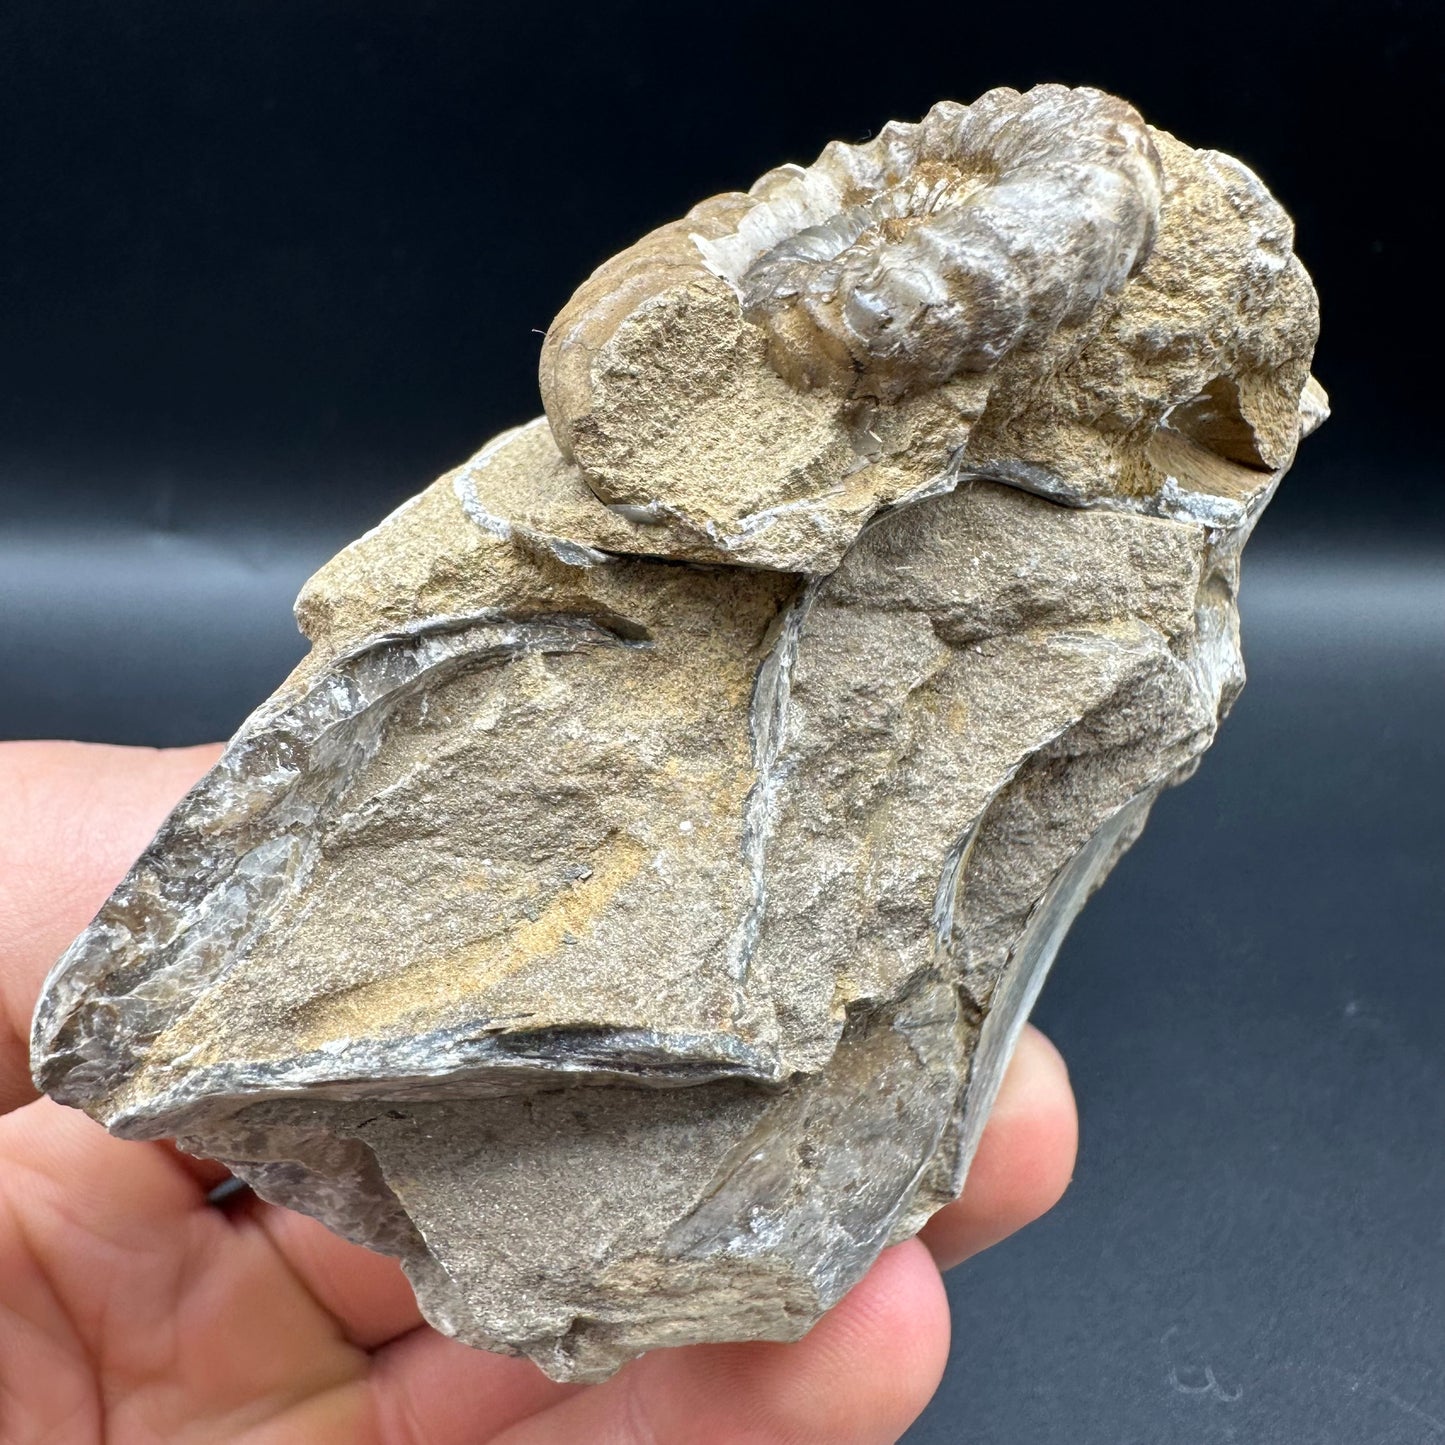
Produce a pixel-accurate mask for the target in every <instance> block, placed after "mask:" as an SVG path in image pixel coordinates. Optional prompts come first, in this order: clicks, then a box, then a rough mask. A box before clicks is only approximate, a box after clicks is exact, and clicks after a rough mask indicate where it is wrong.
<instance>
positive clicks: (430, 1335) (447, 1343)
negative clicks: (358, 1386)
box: [371, 1329, 590, 1445]
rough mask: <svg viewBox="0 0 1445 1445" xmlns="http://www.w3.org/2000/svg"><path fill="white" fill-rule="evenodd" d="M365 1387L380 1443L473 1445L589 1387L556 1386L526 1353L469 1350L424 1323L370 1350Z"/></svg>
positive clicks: (397, 1444)
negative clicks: (368, 1385)
mask: <svg viewBox="0 0 1445 1445" xmlns="http://www.w3.org/2000/svg"><path fill="white" fill-rule="evenodd" d="M371 1386H372V1399H373V1409H374V1414H375V1418H376V1420H377V1422H378V1429H377V1435H378V1436H379V1438H380V1439H382V1440H384V1441H386V1442H387V1445H478V1442H480V1441H482V1440H487V1441H491V1440H492V1439H493V1438H494V1435H495V1434H496V1433H497V1432H500V1431H503V1430H506V1429H507V1428H508V1427H509V1426H510V1425H513V1424H515V1423H516V1422H517V1421H519V1420H525V1419H527V1418H529V1417H530V1416H532V1415H535V1414H537V1412H538V1411H541V1410H546V1409H548V1408H549V1407H551V1406H553V1405H556V1404H558V1403H559V1402H560V1401H562V1400H566V1399H568V1398H569V1397H570V1396H572V1395H575V1394H577V1393H578V1392H579V1391H586V1390H587V1389H588V1388H589V1387H588V1386H586V1385H560V1384H558V1383H557V1382H556V1381H555V1380H549V1379H548V1378H547V1377H546V1375H544V1374H543V1373H542V1372H541V1370H539V1369H538V1368H537V1367H536V1365H534V1364H533V1363H532V1362H531V1360H526V1359H520V1358H513V1357H508V1356H504V1355H492V1354H488V1353H487V1352H486V1351H484V1350H474V1349H472V1348H470V1347H469V1346H467V1345H463V1344H459V1343H458V1342H457V1341H456V1340H449V1339H446V1338H445V1337H444V1336H442V1335H439V1334H438V1333H437V1332H436V1331H435V1330H432V1329H419V1330H414V1331H413V1332H412V1333H411V1334H409V1335H406V1336H404V1337H403V1338H401V1339H399V1340H397V1341H396V1342H395V1343H393V1344H390V1345H388V1346H387V1347H386V1348H385V1349H383V1350H381V1351H380V1352H378V1354H377V1355H376V1356H375V1363H374V1366H373V1368H372V1373H371ZM586 1439H588V1437H586V1436H579V1437H578V1440H579V1441H581V1440H586ZM589 1445H590V1442H589Z"/></svg>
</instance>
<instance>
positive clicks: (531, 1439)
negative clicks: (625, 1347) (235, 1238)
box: [423, 1240, 948, 1445]
mask: <svg viewBox="0 0 1445 1445" xmlns="http://www.w3.org/2000/svg"><path fill="white" fill-rule="evenodd" d="M947 1357H948V1303H947V1300H946V1298H945V1296H944V1292H943V1284H942V1281H941V1280H940V1279H939V1276H938V1270H937V1268H936V1267H935V1265H934V1263H933V1260H932V1258H931V1257H930V1255H929V1254H928V1251H927V1250H926V1249H924V1248H923V1246H922V1245H920V1244H919V1243H918V1242H917V1241H916V1240H909V1241H908V1242H907V1243H906V1244H900V1245H898V1246H896V1247H895V1248H893V1249H889V1250H885V1251H884V1253H883V1254H882V1255H881V1256H880V1257H879V1259H878V1262H877V1263H876V1264H875V1265H874V1266H873V1268H872V1270H870V1271H869V1273H868V1276H867V1278H865V1279H864V1280H863V1281H862V1282H861V1283H860V1284H859V1285H858V1286H857V1287H856V1288H855V1289H854V1290H853V1291H852V1292H851V1293H850V1294H849V1295H847V1297H846V1298H845V1299H844V1300H843V1301H842V1302H841V1303H840V1304H838V1305H837V1306H836V1307H835V1308H833V1309H832V1310H830V1311H829V1312H828V1313H827V1314H826V1315H824V1316H823V1318H822V1319H821V1320H820V1321H819V1322H818V1324H817V1325H816V1326H814V1328H813V1329H812V1330H811V1331H810V1332H809V1333H808V1334H807V1335H805V1336H804V1337H803V1338H802V1339H801V1340H798V1341H796V1342H794V1343H792V1344H740V1345H693V1346H690V1347H688V1348H686V1349H674V1350H656V1351H654V1352H653V1353H652V1354H650V1355H645V1356H643V1358H642V1359H640V1360H636V1361H634V1362H633V1363H632V1364H630V1365H628V1366H627V1367H626V1368H625V1369H624V1370H623V1371H622V1372H621V1373H620V1374H618V1375H617V1376H615V1377H614V1378H613V1379H611V1380H609V1381H607V1382H606V1383H605V1384H602V1385H596V1386H594V1387H593V1388H591V1389H589V1390H584V1391H581V1392H579V1393H578V1394H576V1395H573V1396H571V1397H569V1398H567V1399H565V1400H563V1401H561V1402H560V1403H558V1404H555V1405H553V1406H552V1407H551V1408H550V1409H547V1410H544V1411H543V1412H542V1413H540V1414H537V1415H534V1416H532V1417H531V1418H529V1419H527V1420H525V1421H522V1422H520V1423H518V1424H516V1425H514V1426H513V1427H512V1428H511V1429H510V1430H507V1431H504V1432H503V1433H502V1434H500V1435H498V1436H497V1437H496V1439H495V1441H494V1442H493V1445H574V1442H576V1441H579V1440H585V1441H587V1442H588V1445H654V1442H661V1441H674V1440H677V1441H681V1440H686V1441H688V1442H689V1445H885V1442H892V1441H896V1440H897V1439H898V1437H899V1436H900V1435H902V1433H903V1432H904V1431H905V1430H906V1429H907V1428H908V1426H909V1425H910V1424H911V1423H912V1422H913V1420H914V1419H915V1418H916V1417H917V1416H918V1414H919V1412H920V1411H921V1410H922V1409H923V1407H924V1406H925V1405H926V1404H927V1403H928V1400H929V1399H930V1397H931V1396H932V1394H933V1392H934V1390H935V1389H937V1387H938V1381H939V1379H940V1378H941V1377H942V1374H943V1367H944V1364H945V1362H946V1360H947ZM429 1423H431V1424H433V1425H434V1426H436V1427H437V1433H436V1434H435V1435H428V1436H424V1437H423V1438H426V1439H428V1440H432V1439H435V1440H436V1441H438V1442H441V1445H451V1442H456V1445H461V1442H463V1441H464V1440H467V1439H469V1438H474V1437H468V1436H467V1435H465V1434H464V1433H462V1429H461V1422H460V1421H458V1420H456V1419H454V1418H452V1417H451V1416H450V1415H448V1414H446V1413H444V1405H442V1406H439V1407H438V1409H437V1411H436V1412H435V1413H434V1415H433V1418H432V1420H431V1421H430V1422H429Z"/></svg>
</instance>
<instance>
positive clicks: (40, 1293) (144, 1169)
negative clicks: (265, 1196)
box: [0, 1099, 370, 1445]
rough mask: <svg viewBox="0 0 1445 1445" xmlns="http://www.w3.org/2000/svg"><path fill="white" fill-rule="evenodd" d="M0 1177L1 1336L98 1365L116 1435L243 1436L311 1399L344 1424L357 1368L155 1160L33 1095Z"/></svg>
mask: <svg viewBox="0 0 1445 1445" xmlns="http://www.w3.org/2000/svg"><path fill="white" fill-rule="evenodd" d="M0 1177H3V1180H4V1185H5V1189H4V1199H3V1204H4V1208H3V1210H0V1277H3V1279H4V1280H5V1282H6V1287H5V1310H6V1319H7V1325H6V1327H7V1330H8V1331H10V1333H11V1334H14V1335H19V1336H20V1337H22V1338H32V1339H33V1338H35V1337H37V1336H53V1337H63V1338H64V1339H66V1340H67V1341H69V1348H70V1349H71V1350H72V1351H73V1352H75V1353H78V1354H80V1355H81V1357H82V1358H88V1359H89V1360H90V1361H91V1362H92V1363H93V1364H94V1366H95V1368H96V1369H103V1372H104V1376H105V1384H106V1387H107V1395H106V1407H107V1411H108V1419H109V1420H110V1422H111V1423H112V1424H113V1426H114V1429H115V1435H116V1438H121V1437H125V1438H130V1437H131V1436H132V1435H134V1436H135V1438H140V1437H141V1435H144V1436H145V1438H147V1439H166V1440H179V1439H180V1438H182V1435H183V1434H184V1435H185V1437H186V1438H188V1439H190V1438H195V1439H200V1438H205V1439H216V1440H220V1439H225V1440H233V1439H240V1438H242V1437H243V1436H244V1437H245V1438H248V1439H249V1438H253V1437H252V1436H251V1435H248V1434H247V1428H248V1427H249V1425H250V1424H251V1423H252V1422H259V1421H264V1420H268V1419H270V1418H272V1417H277V1418H279V1417H281V1416H283V1415H285V1414H288V1413H292V1412H294V1411H295V1410H297V1409H299V1408H302V1407H304V1406H305V1405H306V1403H307V1402H309V1401H311V1400H313V1399H315V1400H320V1401H323V1402H325V1405H326V1409H327V1410H328V1411H331V1412H333V1413H334V1412H335V1411H337V1410H343V1411H344V1410H345V1409H346V1408H347V1407H348V1405H350V1406H351V1408H352V1413H354V1414H356V1415H357V1416H358V1417H359V1416H360V1414H361V1406H362V1404H363V1403H364V1402H363V1401H362V1399H361V1395H362V1391H363V1388H364V1387H363V1384H362V1382H363V1381H364V1380H365V1378H366V1375H367V1372H368V1370H369V1367H370V1358H369V1357H368V1356H367V1355H366V1354H365V1352H363V1351H361V1350H358V1349H356V1348H355V1347H354V1346H353V1345H351V1344H350V1343H349V1342H347V1341H346V1340H345V1338H344V1336H343V1334H342V1332H341V1331H340V1330H339V1329H338V1328H337V1325H336V1322H335V1321H334V1320H332V1319H331V1318H330V1316H329V1315H327V1314H326V1313H325V1312H324V1311H323V1310H321V1309H318V1308H317V1307H316V1304H315V1302H314V1301H313V1300H312V1299H311V1297H310V1296H309V1294H308V1293H307V1291H306V1289H305V1288H304V1286H303V1285H302V1283H301V1282H300V1281H299V1280H298V1279H296V1277H295V1276H294V1275H293V1274H292V1273H291V1272H290V1271H289V1270H288V1269H287V1268H286V1266H285V1263H284V1261H282V1260H281V1258H280V1256H279V1255H278V1254H277V1252H276V1250H275V1249H274V1248H273V1247H272V1245H271V1244H270V1242H269V1240H268V1239H267V1238H266V1237H265V1235H264V1234H263V1233H262V1231H260V1230H258V1229H256V1228H254V1227H250V1226H248V1225H245V1224H244V1223H242V1224H241V1225H239V1226H238V1225H236V1224H235V1223H233V1222H232V1221H231V1220H230V1219H229V1218H228V1217H227V1216H225V1215H224V1214H222V1213H221V1211H219V1210H215V1209H209V1208H207V1207H206V1205H205V1202H204V1199H205V1196H204V1194H203V1193H202V1191H201V1190H200V1188H199V1187H198V1185H197V1183H196V1181H195V1180H194V1179H193V1178H192V1177H191V1176H190V1175H189V1173H187V1172H186V1171H185V1170H183V1169H181V1168H178V1167H177V1164H176V1161H175V1157H174V1155H173V1154H171V1153H170V1152H168V1151H166V1150H164V1149H159V1148H156V1147H154V1146H152V1145H149V1144H137V1143H129V1142H126V1141H123V1140H119V1139H115V1138H112V1137H111V1136H110V1135H108V1134H107V1133H106V1132H105V1130H104V1129H102V1128H101V1127H100V1126H99V1125H98V1124H96V1123H94V1122H92V1121H91V1120H89V1119H87V1118H86V1117H85V1116H84V1115H83V1114H80V1113H79V1112H77V1111H76V1110H73V1109H67V1108H63V1107H62V1106H60V1105H58V1104H54V1103H52V1102H51V1101H50V1100H48V1099H42V1100H37V1101H36V1102H35V1103H33V1104H29V1105H27V1106H26V1107H24V1108H23V1109H17V1110H15V1111H14V1112H12V1113H10V1114H8V1115H6V1116H5V1117H4V1118H3V1119H0ZM4 1363H6V1362H5V1361H0V1364H4ZM0 1373H3V1372H0ZM10 1373H11V1378H10V1379H9V1380H8V1381H6V1382H5V1383H6V1386H7V1388H13V1387H14V1376H13V1371H12V1372H10ZM206 1421H211V1422H212V1424H213V1425H214V1427H215V1428H213V1429H209V1430H208V1431H200V1430H197V1428H196V1427H197V1426H198V1425H202V1424H204V1423H205V1422H206ZM128 1426H133V1427H134V1428H127V1427H128ZM7 1438H8V1437H7ZM47 1438H51V1437H50V1436H47ZM53 1438H56V1439H59V1438H61V1436H60V1435H59V1434H56V1435H55V1436H54V1437H53ZM65 1438H69V1436H68V1435H67V1436H66V1437H65ZM291 1438H301V1437H298V1436H292V1437H291ZM305 1438H309V1439H310V1438H314V1439H315V1440H316V1441H317V1442H318V1445H320V1442H321V1441H322V1440H323V1439H325V1440H333V1439H345V1440H351V1441H355V1440H358V1439H360V1438H361V1437H360V1436H359V1435H358V1434H357V1433H356V1432H355V1431H353V1430H350V1429H347V1430H346V1431H345V1432H344V1433H340V1434H336V1433H333V1434H330V1435H321V1434H319V1433H318V1434H316V1435H314V1436H307V1437H305Z"/></svg>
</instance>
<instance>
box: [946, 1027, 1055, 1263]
mask: <svg viewBox="0 0 1445 1445" xmlns="http://www.w3.org/2000/svg"><path fill="white" fill-rule="evenodd" d="M1078 1143H1079V1117H1078V1113H1077V1110H1076V1109H1075V1106H1074V1092H1073V1089H1072V1088H1071V1087H1070V1086H1069V1073H1068V1069H1067V1068H1066V1067H1065V1065H1064V1060H1063V1057H1062V1056H1061V1055H1060V1053H1059V1051H1058V1050H1057V1049H1056V1048H1055V1047H1054V1046H1053V1044H1051V1043H1050V1042H1049V1040H1048V1039H1047V1038H1045V1037H1044V1035H1043V1034H1041V1033H1040V1032H1039V1031H1038V1030H1037V1029H1036V1028H1034V1027H1033V1025H1032V1024H1030V1025H1028V1026H1027V1027H1026V1028H1025V1029H1024V1031H1023V1033H1022V1035H1020V1037H1019V1042H1018V1047H1017V1048H1016V1049H1015V1050H1014V1056H1013V1059H1012V1060H1011V1061H1010V1063H1009V1066H1008V1072H1007V1073H1005V1075H1004V1077H1003V1082H1002V1084H1000V1086H999V1091H998V1098H997V1099H996V1100H995V1101H994V1106H993V1109H992V1111H991V1112H990V1114H989V1119H988V1124H987V1126H986V1127H985V1129H984V1131H983V1137H982V1139H980V1140H979V1144H978V1152H977V1153H976V1154H975V1155H974V1159H973V1164H972V1166H971V1167H970V1169H969V1171H968V1182H967V1183H966V1184H965V1185H964V1190H963V1195H962V1197H961V1198H960V1199H959V1200H958V1201H957V1202H956V1203H954V1204H950V1205H949V1206H948V1207H947V1208H945V1209H941V1210H939V1212H938V1213H937V1214H935V1215H934V1216H933V1218H932V1219H930V1220H929V1221H928V1223H927V1224H926V1225H925V1226H924V1227H923V1229H922V1231H921V1232H920V1235H919V1238H921V1239H922V1240H923V1242H924V1243H925V1244H927V1245H928V1247H929V1248H930V1249H931V1250H932V1251H933V1254H934V1257H935V1258H936V1259H937V1261H938V1264H939V1268H940V1269H951V1268H952V1267H953V1266H954V1265H956V1264H958V1263H960V1262H961V1261H962V1260H965V1259H967V1258H968V1257H969V1256H970V1255H974V1254H977V1253H978V1252H979V1251H980V1250H984V1249H987V1248H988V1247H989V1246H990V1245H993V1244H997V1243H998V1242H999V1240H1001V1239H1005V1238H1007V1236H1008V1235H1010V1234H1012V1233H1013V1232H1014V1231H1015V1230H1017V1229H1022V1228H1023V1227H1024V1225H1026V1224H1029V1223H1031V1222H1032V1221H1033V1220H1035V1219H1037V1218H1038V1217H1039V1216H1040V1215H1041V1214H1045V1213H1047V1212H1048V1211H1049V1210H1050V1209H1052V1208H1053V1207H1054V1205H1055V1204H1057V1203H1058V1202H1059V1200H1060V1198H1061V1197H1062V1196H1063V1193H1064V1190H1065V1189H1067V1188H1068V1186H1069V1180H1070V1178H1071V1177H1072V1176H1073V1172H1074V1159H1075V1156H1076V1154H1077V1151H1078Z"/></svg>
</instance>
